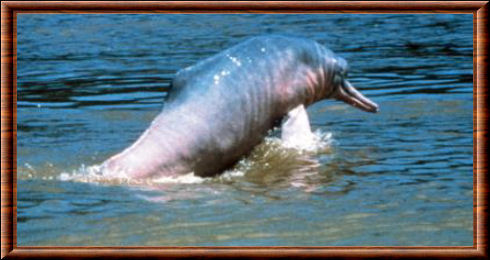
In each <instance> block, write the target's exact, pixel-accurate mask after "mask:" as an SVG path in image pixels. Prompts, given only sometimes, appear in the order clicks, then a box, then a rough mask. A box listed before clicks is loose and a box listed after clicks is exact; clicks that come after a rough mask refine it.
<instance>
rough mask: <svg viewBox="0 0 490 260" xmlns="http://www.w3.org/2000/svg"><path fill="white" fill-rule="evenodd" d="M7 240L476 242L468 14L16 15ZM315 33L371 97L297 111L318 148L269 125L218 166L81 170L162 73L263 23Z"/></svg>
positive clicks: (115, 143)
mask: <svg viewBox="0 0 490 260" xmlns="http://www.w3.org/2000/svg"><path fill="white" fill-rule="evenodd" d="M17 21H18V24H17V26H18V27H17V28H18V29H17V32H18V58H17V66H18V67H17V86H18V89H17V94H18V100H17V176H18V183H17V188H18V193H17V243H18V245H20V246H26V245H124V246H127V245H155V246H192V245H196V246H246V245H251V246H255V245H257V246H281V245H283V246H286V245H304V246H355V245H358V246H370V245H401V246H422V245H434V246H435V245H448V246H449V245H472V244H473V213H472V212H473V211H472V205H473V199H472V195H473V174H472V173H473V171H472V169H473V153H472V151H473V150H472V149H473V137H472V129H473V122H472V109H473V92H472V88H473V85H472V78H473V71H472V64H473V61H472V55H473V53H472V52H473V46H472V31H473V28H472V26H473V25H472V16H471V15H463V14H457V15H453V14H376V15H374V14H372V15H371V14H369V15H368V14H326V15H320V14H318V15H317V14H315V15H303V14H301V15H300V14H298V15H292V14H287V15H286V14H281V15H279V14H277V15H264V14H246V15H243V14H242V15H236V14H235V15H232V14H227V15H210V14H206V15H204V14H200V15H189V14H181V15H169V14H153V15H146V14H138V15H135V14H124V15H122V14H117V15H116V14H90V15H89V14H84V15H81V14H19V15H18V19H17ZM269 33H274V34H286V35H295V36H300V37H305V38H310V39H314V40H317V41H318V42H320V43H322V44H325V45H327V46H328V47H329V48H331V49H332V50H333V51H335V52H336V53H337V54H339V55H341V56H343V57H344V58H345V59H346V60H348V61H349V64H350V68H351V69H350V72H349V79H350V81H351V82H352V83H353V84H354V85H355V86H356V87H357V88H358V89H359V90H361V91H362V92H363V93H364V94H365V95H366V96H368V97H369V98H371V99H372V100H374V101H375V102H376V103H378V105H379V106H380V108H381V111H380V112H379V113H378V114H368V113H364V112H362V111H359V110H357V109H355V108H352V107H350V106H348V105H345V104H343V103H340V102H337V101H331V100H326V101H322V102H318V103H316V104H314V105H313V106H311V107H309V108H308V113H309V116H310V121H311V124H312V128H313V130H315V131H317V132H318V133H319V135H324V136H328V135H329V134H331V137H330V138H328V140H325V142H324V143H323V144H327V143H328V145H325V146H324V147H323V148H322V149H320V150H318V151H316V152H315V153H306V154H305V153H300V152H299V151H296V150H290V149H285V148H284V147H282V146H281V143H280V141H279V139H278V138H277V137H275V135H274V134H272V135H271V136H270V137H268V138H267V140H266V141H265V142H264V143H263V144H261V145H259V146H258V147H257V148H256V150H255V151H254V152H253V153H252V154H251V155H250V157H248V158H244V159H243V160H242V161H240V163H239V164H238V165H237V166H236V167H235V168H234V169H232V170H230V171H227V172H226V173H224V174H223V175H221V176H219V177H215V178H207V179H199V178H195V177H192V176H185V177H183V178H181V179H177V180H169V179H167V180H161V181H160V182H153V183H150V184H145V183H143V184H142V183H136V184H135V183H126V182H124V181H122V182H110V181H101V180H100V179H97V178H96V177H94V175H92V174H91V169H92V168H91V167H90V166H92V165H97V164H99V163H101V162H102V161H103V160H105V159H106V158H108V157H109V156H111V155H113V154H115V153H117V152H119V151H121V150H122V149H124V148H125V147H127V146H128V145H130V144H131V143H132V142H133V141H134V140H135V139H136V138H137V137H138V136H139V135H140V134H141V133H142V131H143V130H144V129H145V128H146V127H147V126H148V125H149V123H150V122H151V120H152V119H153V118H154V117H155V116H156V115H157V114H158V112H159V110H160V109H161V106H162V104H163V102H164V98H165V95H166V94H165V93H166V91H167V90H168V88H169V82H170V80H171V78H172V77H173V74H174V73H175V72H176V71H177V70H179V69H181V68H184V67H186V66H189V65H192V64H193V63H195V62H197V61H199V60H201V59H203V58H206V57H208V56H210V55H212V54H214V53H217V52H220V51H221V50H223V49H225V48H227V47H230V46H232V45H234V44H236V43H239V42H241V41H243V40H244V39H246V38H248V37H250V36H255V35H261V34H269Z"/></svg>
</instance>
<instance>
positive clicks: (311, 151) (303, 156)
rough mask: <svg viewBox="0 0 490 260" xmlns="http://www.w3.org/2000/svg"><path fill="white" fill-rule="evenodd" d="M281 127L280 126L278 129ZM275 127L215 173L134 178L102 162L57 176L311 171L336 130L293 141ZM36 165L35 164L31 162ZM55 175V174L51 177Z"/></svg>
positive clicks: (141, 182) (156, 181) (146, 182)
mask: <svg viewBox="0 0 490 260" xmlns="http://www.w3.org/2000/svg"><path fill="white" fill-rule="evenodd" d="M276 130H277V129H276ZM274 131H275V130H272V131H271V132H270V133H269V135H268V136H267V137H266V138H265V139H264V141H263V142H262V143H261V144H259V145H258V146H257V147H255V148H254V150H253V151H252V152H251V153H250V154H249V155H248V156H247V157H244V158H242V159H241V160H240V161H238V162H237V163H236V164H235V166H234V167H232V168H231V169H229V170H226V171H224V172H223V173H222V174H220V175H217V176H215V177H206V178H205V177H199V176H196V175H195V174H194V173H193V172H190V173H188V174H185V175H179V176H159V177H155V178H146V179H133V178H131V177H127V176H125V175H124V174H118V175H108V174H104V171H103V170H102V165H91V166H85V165H83V164H82V165H81V166H80V167H79V168H78V169H75V170H73V171H71V172H62V173H61V174H59V175H58V176H57V177H55V179H57V180H59V181H73V182H84V183H99V184H108V185H128V186H162V185H166V184H172V185H175V184H200V183H204V182H234V181H239V180H240V179H243V178H244V177H247V176H259V175H262V176H263V175H268V174H269V175H270V174H276V172H295V173H301V174H310V173H313V172H316V169H317V168H318V167H319V166H320V164H319V163H318V161H317V160H315V155H317V154H321V153H326V152H327V153H328V152H329V149H330V145H331V143H332V141H333V139H332V134H331V133H329V132H325V133H324V132H322V131H320V130H317V131H315V132H313V134H312V136H311V139H309V141H308V142H296V143H294V144H291V143H289V142H285V141H283V140H281V139H280V138H279V137H277V136H274ZM29 167H31V168H32V166H30V165H29ZM51 179H53V178H51Z"/></svg>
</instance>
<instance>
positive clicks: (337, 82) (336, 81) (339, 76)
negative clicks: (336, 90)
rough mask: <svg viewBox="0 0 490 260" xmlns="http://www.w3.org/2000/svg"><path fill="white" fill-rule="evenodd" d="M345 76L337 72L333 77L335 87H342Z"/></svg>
mask: <svg viewBox="0 0 490 260" xmlns="http://www.w3.org/2000/svg"><path fill="white" fill-rule="evenodd" d="M343 78H344V77H343V76H342V72H337V73H335V74H334V75H333V80H332V83H333V85H334V86H335V87H340V85H341V83H342V81H343Z"/></svg>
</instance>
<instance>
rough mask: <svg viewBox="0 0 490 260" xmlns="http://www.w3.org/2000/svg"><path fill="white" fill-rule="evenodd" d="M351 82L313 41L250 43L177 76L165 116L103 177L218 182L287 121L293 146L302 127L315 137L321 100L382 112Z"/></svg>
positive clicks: (107, 166)
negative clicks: (315, 109)
mask: <svg viewBox="0 0 490 260" xmlns="http://www.w3.org/2000/svg"><path fill="white" fill-rule="evenodd" d="M346 76H347V62H346V61H345V60H344V59H342V58H340V57H338V56H336V55H335V54H334V53H333V52H332V51H330V50H329V49H327V48H325V47H323V46H322V45H320V44H319V43H317V42H315V41H312V40H307V39H300V38H292V37H284V36H260V37H254V38H251V39H248V40H247V41H245V42H243V43H241V44H238V45H236V46H234V47H231V48H229V49H227V50H225V51H223V52H221V53H218V54H216V55H214V56H212V57H210V58H207V59H205V60H202V61H201V62H199V63H197V64H195V65H193V66H190V67H188V68H185V69H182V70H180V71H178V72H177V74H176V75H175V77H174V79H173V81H172V88H171V90H170V92H169V93H168V99H167V101H166V102H165V104H164V108H163V110H162V111H161V113H160V114H159V115H158V116H157V117H156V118H155V119H154V120H153V122H152V123H151V125H150V127H149V128H148V129H147V130H146V131H145V132H144V133H143V134H142V135H141V136H140V137H139V138H138V140H136V142H135V143H134V144H132V145H131V146H130V147H128V148H127V149H125V150H124V151H122V152H121V153H119V154H116V155H114V156H113V157H111V158H109V159H108V160H107V161H105V162H104V163H103V164H102V165H101V170H102V173H103V174H105V175H108V176H118V177H127V178H154V177H161V176H178V175H183V174H187V173H191V172H193V173H194V174H195V175H197V176H213V175H216V174H218V173H220V172H222V171H223V170H225V169H227V168H229V167H231V166H233V165H234V164H235V163H236V162H237V161H238V160H239V159H240V158H241V157H243V156H244V155H246V154H247V153H249V152H251V150H252V149H253V148H254V147H255V146H256V145H257V144H259V143H260V142H261V141H262V140H263V138H264V137H265V136H266V135H267V134H268V132H269V130H271V129H272V128H273V127H274V126H275V125H277V123H278V122H279V123H280V122H281V120H283V119H284V118H286V120H285V121H286V122H284V123H283V128H286V129H283V138H294V132H295V131H296V128H297V127H298V125H299V128H302V129H303V130H305V128H306V131H309V122H308V119H307V116H306V111H305V108H304V107H307V106H308V105H310V104H312V103H315V102H317V101H319V100H322V99H327V98H333V99H337V100H342V101H344V102H346V103H348V104H350V105H352V106H354V107H357V108H359V109H361V110H364V111H367V112H377V111H378V106H377V105H376V104H375V103H373V102H372V101H370V100H369V99H367V98H366V97H364V96H363V95H362V94H361V93H359V92H358V91H357V90H356V89H355V88H354V87H353V86H352V85H351V84H350V83H349V82H348V81H347V80H346ZM298 122H300V123H298ZM305 122H306V126H305Z"/></svg>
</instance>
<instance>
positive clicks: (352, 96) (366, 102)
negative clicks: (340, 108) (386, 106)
mask: <svg viewBox="0 0 490 260" xmlns="http://www.w3.org/2000/svg"><path fill="white" fill-rule="evenodd" d="M343 83H344V84H342V86H341V87H340V88H339V90H338V91H337V93H336V95H335V99H338V100H341V101H344V102H345V103H347V104H349V105H351V106H353V107H357V108H359V109H361V110H363V111H366V112H371V113H376V112H378V111H379V107H378V105H377V104H376V103H374V102H373V101H371V100H370V99H369V98H367V97H365V96H364V95H362V94H361V93H360V92H359V91H357V89H355V88H354V86H352V84H350V82H349V81H347V80H344V82H343Z"/></svg>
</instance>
